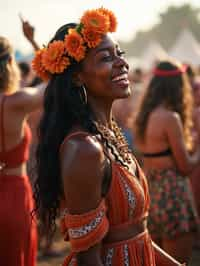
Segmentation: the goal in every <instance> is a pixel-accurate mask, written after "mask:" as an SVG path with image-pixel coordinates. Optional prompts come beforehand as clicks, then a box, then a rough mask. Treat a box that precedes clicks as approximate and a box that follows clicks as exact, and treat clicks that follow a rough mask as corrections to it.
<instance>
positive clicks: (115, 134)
mask: <svg viewBox="0 0 200 266" xmlns="http://www.w3.org/2000/svg"><path fill="white" fill-rule="evenodd" d="M95 125H96V128H97V130H98V131H99V132H100V133H101V134H102V136H103V138H104V139H106V140H107V141H108V143H109V144H110V145H112V147H113V148H114V149H115V151H116V152H117V153H118V155H119V156H120V158H121V159H122V160H123V162H124V164H126V165H127V167H128V166H129V165H130V163H131V161H132V160H131V151H130V149H129V147H128V143H127V141H126V139H125V137H124V135H123V133H122V130H121V129H120V128H119V126H118V125H117V123H116V122H115V121H114V120H112V122H111V129H109V128H108V127H106V126H104V125H103V124H101V123H99V122H95Z"/></svg>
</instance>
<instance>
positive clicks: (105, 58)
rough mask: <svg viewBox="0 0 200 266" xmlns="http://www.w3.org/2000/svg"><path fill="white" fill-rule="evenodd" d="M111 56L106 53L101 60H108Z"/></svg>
mask: <svg viewBox="0 0 200 266" xmlns="http://www.w3.org/2000/svg"><path fill="white" fill-rule="evenodd" d="M112 58H113V57H112V56H111V55H106V56H103V57H102V60H105V61H108V60H112Z"/></svg>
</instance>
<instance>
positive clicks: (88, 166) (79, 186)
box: [61, 136, 104, 213]
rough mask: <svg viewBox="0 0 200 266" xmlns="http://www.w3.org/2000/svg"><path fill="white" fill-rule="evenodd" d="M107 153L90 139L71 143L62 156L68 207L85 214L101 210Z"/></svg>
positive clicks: (66, 146) (73, 139)
mask: <svg viewBox="0 0 200 266" xmlns="http://www.w3.org/2000/svg"><path fill="white" fill-rule="evenodd" d="M103 163H104V154H103V151H102V148H101V146H100V144H99V143H98V142H97V141H95V140H94V139H92V137H90V136H84V137H83V136H81V137H74V138H71V139H70V140H68V141H67V142H66V144H65V147H64V149H63V153H62V157H61V170H62V178H63V184H64V193H65V198H66V199H67V208H68V210H69V211H70V212H71V213H82V212H86V211H89V210H91V209H94V208H96V207H97V205H98V203H99V202H100V200H101V187H102V186H101V185H102V177H103Z"/></svg>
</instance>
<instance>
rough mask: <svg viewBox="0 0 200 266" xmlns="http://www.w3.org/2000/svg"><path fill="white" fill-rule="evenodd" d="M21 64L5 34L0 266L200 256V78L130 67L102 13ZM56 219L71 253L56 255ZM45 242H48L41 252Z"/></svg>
mask: <svg viewBox="0 0 200 266" xmlns="http://www.w3.org/2000/svg"><path fill="white" fill-rule="evenodd" d="M21 23H22V32H23V34H24V36H25V37H26V39H27V40H28V41H29V42H30V43H31V45H32V47H33V49H34V50H35V57H34V58H33V61H32V63H30V62H24V61H20V62H16V60H15V57H14V50H13V47H12V44H11V43H10V42H9V40H8V39H7V38H6V37H4V36H0V183H1V186H0V201H1V204H0V264H1V265H4V266H35V265H36V260H37V251H38V249H40V250H41V253H42V254H43V258H44V259H45V258H46V257H49V256H53V257H55V256H64V257H65V259H64V261H63V266H67V265H69V266H82V265H84V266H91V265H95V266H103V265H105V266H108V265H113V266H122V265H134V266H142V265H144V266H164V265H168V266H175V265H188V264H189V262H190V260H191V257H192V250H193V248H194V247H196V248H198V249H199V248H200V232H199V225H200V224H199V222H200V221H199V215H200V183H199V176H200V73H198V68H196V69H195V67H194V66H192V65H190V64H189V63H188V62H177V61H176V60H175V59H173V58H169V59H166V60H165V61H159V62H157V63H156V64H155V66H154V67H152V69H151V71H150V72H149V71H148V73H147V72H145V69H140V68H139V67H137V68H134V69H130V68H129V65H128V63H127V61H126V56H125V55H124V51H122V50H121V48H120V45H119V44H118V43H117V42H116V40H114V39H113V37H112V32H115V31H116V28H117V20H116V17H115V15H114V13H113V12H112V11H110V10H108V9H105V8H103V7H101V8H98V9H92V10H87V11H86V12H85V13H84V14H83V16H82V17H81V19H80V21H79V22H78V23H68V24H65V25H63V26H61V27H60V28H59V29H58V30H57V32H56V33H55V35H54V37H53V38H52V39H51V40H50V41H49V43H48V44H47V45H46V46H45V47H43V48H40V45H39V44H38V43H37V42H36V40H35V36H34V28H33V27H32V26H31V25H30V24H29V22H28V21H24V20H23V19H22V20H21ZM58 220H59V221H60V231H61V233H62V236H63V238H64V239H65V240H66V241H68V242H69V243H70V252H69V254H63V253H62V252H59V251H57V250H54V248H53V241H54V238H53V234H54V233H55V230H57V226H58V223H57V222H58ZM41 242H44V244H43V246H41Z"/></svg>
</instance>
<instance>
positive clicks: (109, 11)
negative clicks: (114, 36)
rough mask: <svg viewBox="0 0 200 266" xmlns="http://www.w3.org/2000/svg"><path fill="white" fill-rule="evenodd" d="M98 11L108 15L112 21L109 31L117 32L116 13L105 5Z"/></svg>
mask: <svg viewBox="0 0 200 266" xmlns="http://www.w3.org/2000/svg"><path fill="white" fill-rule="evenodd" d="M98 11H99V12H101V13H102V14H104V15H106V16H108V18H109V21H110V26H109V32H115V31H116V30H117V18H116V16H115V14H114V13H113V12H112V11H111V10H108V9H106V8H103V7H101V8H99V9H98Z"/></svg>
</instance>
